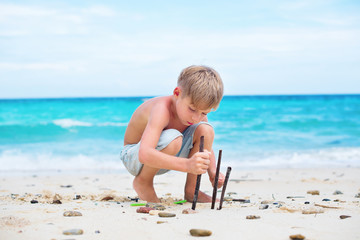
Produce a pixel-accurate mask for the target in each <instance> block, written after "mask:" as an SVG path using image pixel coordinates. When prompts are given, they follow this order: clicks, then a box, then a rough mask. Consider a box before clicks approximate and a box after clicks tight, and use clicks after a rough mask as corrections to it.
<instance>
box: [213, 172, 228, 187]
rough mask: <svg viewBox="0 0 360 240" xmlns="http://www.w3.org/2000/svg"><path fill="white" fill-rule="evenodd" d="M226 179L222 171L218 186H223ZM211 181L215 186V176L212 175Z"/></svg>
mask: <svg viewBox="0 0 360 240" xmlns="http://www.w3.org/2000/svg"><path fill="white" fill-rule="evenodd" d="M224 181H225V176H224V174H222V173H221V172H220V173H219V180H218V185H217V187H218V188H221V187H222V186H223V185H224ZM210 182H211V184H212V186H213V187H214V184H215V176H213V177H210Z"/></svg>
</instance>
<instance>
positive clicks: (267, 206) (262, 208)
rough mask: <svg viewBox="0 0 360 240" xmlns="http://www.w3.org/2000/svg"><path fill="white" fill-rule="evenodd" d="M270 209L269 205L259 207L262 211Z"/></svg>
mask: <svg viewBox="0 0 360 240" xmlns="http://www.w3.org/2000/svg"><path fill="white" fill-rule="evenodd" d="M268 208H269V205H268V204H261V205H260V207H259V209H260V210H264V209H268Z"/></svg>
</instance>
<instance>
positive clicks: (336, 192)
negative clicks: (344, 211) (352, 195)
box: [333, 190, 343, 195]
mask: <svg viewBox="0 0 360 240" xmlns="http://www.w3.org/2000/svg"><path fill="white" fill-rule="evenodd" d="M340 194H343V193H342V191H339V190H336V191H335V192H334V193H333V195H340Z"/></svg>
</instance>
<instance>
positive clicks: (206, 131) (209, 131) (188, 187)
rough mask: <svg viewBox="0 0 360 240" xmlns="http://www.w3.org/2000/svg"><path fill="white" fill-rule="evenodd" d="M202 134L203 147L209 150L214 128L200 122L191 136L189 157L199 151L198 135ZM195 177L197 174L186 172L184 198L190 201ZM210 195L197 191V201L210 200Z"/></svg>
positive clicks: (192, 195) (193, 191)
mask: <svg viewBox="0 0 360 240" xmlns="http://www.w3.org/2000/svg"><path fill="white" fill-rule="evenodd" d="M201 136H204V149H206V150H208V151H211V150H212V144H213V141H214V136H215V133H214V129H213V128H212V127H211V126H210V125H208V124H200V125H199V126H198V127H197V128H196V130H195V132H194V138H193V148H192V149H191V151H190V153H189V157H191V156H192V155H194V154H195V153H196V152H198V151H199V146H200V137H201ZM196 179H197V175H195V174H191V173H188V174H187V178H186V184H185V199H186V200H187V201H189V202H192V200H193V198H194V193H195V186H196ZM211 200H212V198H211V196H209V195H207V194H205V193H203V192H201V191H199V195H198V201H199V202H211Z"/></svg>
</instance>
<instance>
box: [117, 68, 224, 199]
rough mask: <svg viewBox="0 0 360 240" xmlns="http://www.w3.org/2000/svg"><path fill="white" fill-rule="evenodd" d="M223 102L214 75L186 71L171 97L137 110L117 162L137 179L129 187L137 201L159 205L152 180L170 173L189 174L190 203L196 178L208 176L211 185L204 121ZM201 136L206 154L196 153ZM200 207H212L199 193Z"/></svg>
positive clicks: (210, 134) (210, 135)
mask: <svg viewBox="0 0 360 240" xmlns="http://www.w3.org/2000/svg"><path fill="white" fill-rule="evenodd" d="M222 96H223V83H222V80H221V78H220V76H219V74H218V73H217V72H216V71H215V70H214V69H212V68H209V67H205V66H190V67H188V68H185V69H184V70H183V71H182V72H181V74H180V76H179V78H178V84H177V87H176V88H175V89H174V91H173V95H170V96H164V97H157V98H153V99H150V100H147V101H145V102H144V103H143V104H141V105H140V106H139V107H138V108H137V109H136V110H135V112H134V113H133V115H132V117H131V119H130V122H129V124H128V127H127V129H126V132H125V136H124V148H123V150H122V151H121V156H120V158H121V160H122V161H123V163H124V165H125V167H126V168H127V170H128V171H129V172H130V173H131V174H132V175H134V176H135V179H134V181H133V187H134V189H135V191H136V192H137V194H138V196H139V198H140V199H142V200H144V201H148V202H159V201H160V200H159V198H158V197H157V195H156V193H155V190H154V186H153V179H154V176H155V175H159V174H163V173H165V172H167V171H169V170H176V171H181V172H187V173H188V174H187V179H186V184H185V199H186V200H188V201H192V200H193V197H194V192H195V185H196V176H197V175H198V174H203V173H206V172H208V174H209V178H210V181H211V182H212V184H214V178H215V172H216V167H215V165H216V163H215V156H214V152H213V151H212V143H213V140H214V130H213V128H212V126H211V125H210V124H208V123H207V116H206V115H207V114H208V113H209V112H211V111H213V110H215V109H216V108H217V107H218V105H219V103H220V101H221V99H222ZM201 136H204V139H205V141H204V152H198V151H199V144H200V137H201ZM223 183H224V175H223V174H220V176H219V182H218V187H221V186H222V185H223ZM198 201H199V202H211V197H210V196H209V195H207V194H205V193H203V192H201V191H199V195H198Z"/></svg>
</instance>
